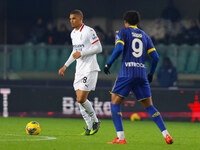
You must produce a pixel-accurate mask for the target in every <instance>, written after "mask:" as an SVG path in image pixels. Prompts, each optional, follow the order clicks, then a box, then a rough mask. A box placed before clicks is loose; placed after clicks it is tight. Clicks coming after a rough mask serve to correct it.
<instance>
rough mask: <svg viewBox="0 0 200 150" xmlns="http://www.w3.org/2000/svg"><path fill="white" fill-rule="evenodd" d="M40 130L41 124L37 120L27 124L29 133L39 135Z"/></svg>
mask: <svg viewBox="0 0 200 150" xmlns="http://www.w3.org/2000/svg"><path fill="white" fill-rule="evenodd" d="M40 131H41V129H40V124H39V123H38V122H36V121H31V122H29V123H28V124H27V125H26V133H27V134H28V135H38V134H39V133H40Z"/></svg>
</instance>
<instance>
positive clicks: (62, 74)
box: [58, 65, 67, 76]
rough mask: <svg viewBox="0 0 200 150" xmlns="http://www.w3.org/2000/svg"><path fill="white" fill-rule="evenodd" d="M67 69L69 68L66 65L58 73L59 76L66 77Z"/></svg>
mask: <svg viewBox="0 0 200 150" xmlns="http://www.w3.org/2000/svg"><path fill="white" fill-rule="evenodd" d="M66 69H67V67H66V66H65V65H64V66H63V67H62V68H60V70H59V71H58V74H59V75H60V76H64V72H65V70H66Z"/></svg>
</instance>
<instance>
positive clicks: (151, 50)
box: [147, 48, 156, 54]
mask: <svg viewBox="0 0 200 150" xmlns="http://www.w3.org/2000/svg"><path fill="white" fill-rule="evenodd" d="M155 50H156V49H155V48H151V49H149V50H148V51H147V54H149V53H151V52H153V51H155Z"/></svg>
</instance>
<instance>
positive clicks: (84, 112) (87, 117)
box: [79, 103, 92, 130]
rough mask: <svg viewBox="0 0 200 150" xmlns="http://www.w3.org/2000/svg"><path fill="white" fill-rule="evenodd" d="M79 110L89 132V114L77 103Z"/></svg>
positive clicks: (90, 121) (90, 127) (90, 126)
mask: <svg viewBox="0 0 200 150" xmlns="http://www.w3.org/2000/svg"><path fill="white" fill-rule="evenodd" d="M79 108H80V112H81V114H82V116H83V119H84V120H85V122H86V124H87V127H88V129H89V130H91V129H92V120H91V117H90V116H89V114H88V113H87V112H86V111H85V108H84V107H83V106H82V105H81V104H80V103H79Z"/></svg>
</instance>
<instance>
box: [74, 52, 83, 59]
mask: <svg viewBox="0 0 200 150" xmlns="http://www.w3.org/2000/svg"><path fill="white" fill-rule="evenodd" d="M72 56H73V57H74V59H78V58H80V57H81V53H80V52H75V53H74V54H73V55H72Z"/></svg>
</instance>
